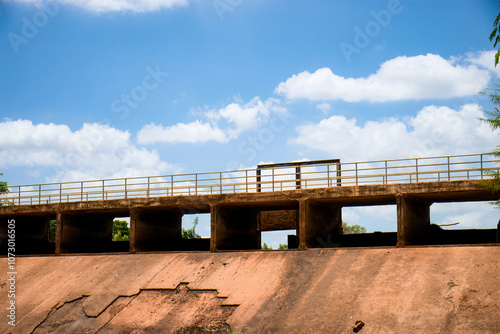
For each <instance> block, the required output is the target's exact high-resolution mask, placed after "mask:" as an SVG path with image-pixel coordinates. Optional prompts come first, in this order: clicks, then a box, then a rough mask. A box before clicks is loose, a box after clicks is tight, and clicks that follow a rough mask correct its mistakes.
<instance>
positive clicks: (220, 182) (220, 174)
mask: <svg viewBox="0 0 500 334" xmlns="http://www.w3.org/2000/svg"><path fill="white" fill-rule="evenodd" d="M219 186H220V193H221V194H222V172H219Z"/></svg>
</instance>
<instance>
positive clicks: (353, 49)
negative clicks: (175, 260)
mask: <svg viewBox="0 0 500 334" xmlns="http://www.w3.org/2000/svg"><path fill="white" fill-rule="evenodd" d="M498 11H499V4H498V2H496V1H493V0H488V1H486V0H477V1H426V0H421V1H415V0H413V1H411V0H399V1H397V0H381V1H378V0H377V1H373V0H371V1H361V0H359V1H326V0H325V1H323V0H318V1H300V0H287V1H280V0H275V1H264V0H253V1H250V0H204V1H202V0H155V1H153V0H142V1H126V0H103V1H97V0H92V1H83V0H59V1H57V2H56V1H40V0H10V1H2V2H1V3H0V36H2V37H1V38H0V78H1V80H0V113H1V114H0V116H1V117H0V171H1V172H3V173H4V176H3V178H4V179H5V180H7V181H8V182H9V184H11V185H17V184H34V183H42V182H53V181H70V180H80V179H99V178H108V177H124V176H141V175H161V174H170V173H178V172H182V173H189V172H204V171H215V170H227V169H236V168H251V167H254V166H256V165H257V164H258V163H261V162H286V161H293V160H299V159H330V158H340V159H341V160H342V161H346V162H347V161H364V160H374V159H377V160H378V159H392V158H407V157H415V156H435V155H450V154H467V153H479V152H486V151H489V150H491V149H492V148H494V147H495V145H496V144H497V139H498V138H497V136H496V134H494V133H492V132H491V131H489V129H488V128H487V127H485V126H484V124H481V123H480V122H479V121H478V120H477V117H480V116H481V115H482V111H481V110H483V109H488V108H491V105H490V104H489V103H488V101H487V100H486V99H484V97H481V96H479V95H477V93H478V92H479V91H480V90H482V89H484V88H485V87H487V86H488V84H491V83H492V82H496V81H498V75H499V73H500V72H499V71H498V70H497V69H495V68H494V66H493V58H492V52H491V51H492V44H491V43H490V42H489V40H488V36H489V33H490V32H491V30H492V23H493V20H494V18H495V17H496V15H497V14H498ZM269 130H271V132H269ZM269 133H271V136H270V137H269V136H267V137H266V135H269ZM435 133H439V134H440V135H439V138H437V137H435V136H434V137H433V134H435ZM429 138H430V140H429ZM424 142H425V143H426V144H425V145H423V144H422V143H424ZM429 143H430V144H429ZM450 208H451V209H449V210H448V214H447V215H444V214H443V215H441V213H439V216H438V215H437V213H436V217H437V218H436V219H437V220H439V221H446V222H447V221H448V220H452V219H454V218H456V219H462V220H463V219H465V218H463V217H468V219H469V220H474V221H475V222H474V223H473V226H478V227H490V226H493V225H494V224H493V223H494V220H496V219H495V218H494V217H495V216H496V212H495V211H494V210H491V209H490V208H489V206H488V204H484V205H483V204H481V205H480V204H473V205H469V208H468V209H463V208H462V206H460V207H458V206H456V207H453V206H450ZM375 209H376V208H375ZM375 209H373V210H375ZM364 210H365V211H363V209H346V210H344V211H345V212H344V217H345V219H346V220H349V221H350V222H353V223H359V224H362V225H363V224H364V225H366V226H368V228H369V230H373V229H381V230H387V229H388V230H394V229H395V228H391V227H390V226H392V225H393V224H394V220H395V218H394V217H393V218H388V219H387V221H388V222H386V223H384V222H383V217H385V216H384V215H386V216H391V217H392V215H393V214H392V211H395V209H393V208H381V209H380V210H382V211H380V212H379V213H376V212H375V213H374V212H371V211H369V209H364ZM366 210H368V211H366ZM384 210H385V211H384ZM450 210H451V211H450ZM435 211H436V212H438V211H439V212H441V211H446V210H444V209H436V210H435ZM384 212H385V213H384ZM387 212H389V213H387ZM374 215H376V216H377V217H378V218H380V219H379V223H378V224H375V225H376V226H375V225H374V226H372V225H370V224H372V223H369V222H366V221H364V220H366V219H369V217H373V216H374ZM471 215H472V216H471ZM365 216H366V217H365ZM394 216H395V215H394ZM389 221H390V223H389ZM471 224H472V223H471ZM474 224H476V225H474ZM203 228H206V226H205V227H203Z"/></svg>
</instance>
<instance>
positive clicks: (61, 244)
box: [56, 213, 114, 254]
mask: <svg viewBox="0 0 500 334" xmlns="http://www.w3.org/2000/svg"><path fill="white" fill-rule="evenodd" d="M57 218H58V221H57V230H56V243H57V245H56V254H60V253H98V252H107V251H109V250H110V248H111V242H112V241H111V238H112V232H113V219H114V215H110V214H96V213H92V214H90V213H80V214H75V213H71V214H70V213H60V214H58V215H57Z"/></svg>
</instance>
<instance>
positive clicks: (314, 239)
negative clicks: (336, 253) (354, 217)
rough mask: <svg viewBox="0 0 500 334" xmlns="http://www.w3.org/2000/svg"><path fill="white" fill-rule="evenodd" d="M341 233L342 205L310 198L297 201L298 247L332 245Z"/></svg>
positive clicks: (336, 241)
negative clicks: (315, 200)
mask: <svg viewBox="0 0 500 334" xmlns="http://www.w3.org/2000/svg"><path fill="white" fill-rule="evenodd" d="M341 234H342V207H341V206H338V205H331V204H328V203H320V202H313V201H310V200H304V201H300V203H299V228H298V235H299V249H307V248H316V247H333V246H335V245H336V243H338V242H339V241H338V236H339V235H341Z"/></svg>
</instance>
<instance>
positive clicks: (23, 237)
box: [0, 215, 55, 255]
mask: <svg viewBox="0 0 500 334" xmlns="http://www.w3.org/2000/svg"><path fill="white" fill-rule="evenodd" d="M52 219H55V216H51V215H33V216H28V215H26V216H15V217H14V218H12V219H6V218H4V219H2V221H1V223H0V246H1V254H7V242H8V235H9V233H8V232H9V221H10V222H11V227H13V228H12V229H11V230H13V231H14V234H15V244H16V247H15V254H18V255H21V254H53V253H54V250H55V246H54V244H53V243H50V242H49V239H48V231H49V222H50V220H52Z"/></svg>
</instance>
